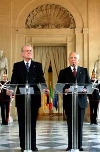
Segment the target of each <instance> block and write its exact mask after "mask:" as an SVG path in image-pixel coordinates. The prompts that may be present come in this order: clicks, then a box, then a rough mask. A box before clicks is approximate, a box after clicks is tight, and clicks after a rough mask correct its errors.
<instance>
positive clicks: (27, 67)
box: [26, 62, 29, 83]
mask: <svg viewBox="0 0 100 152" xmlns="http://www.w3.org/2000/svg"><path fill="white" fill-rule="evenodd" d="M26 69H27V74H26V83H28V74H29V63H28V62H27V63H26Z"/></svg>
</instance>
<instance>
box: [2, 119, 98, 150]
mask: <svg viewBox="0 0 100 152" xmlns="http://www.w3.org/2000/svg"><path fill="white" fill-rule="evenodd" d="M37 147H38V149H39V151H40V152H53V151H54V152H64V151H65V149H66V148H67V127H66V121H64V120H54V119H53V118H52V119H50V120H38V121H37ZM83 148H84V151H86V152H100V123H99V124H98V125H90V124H89V123H84V129H83ZM0 152H20V147H19V137H18V123H17V122H13V123H10V124H9V125H8V126H3V125H0Z"/></svg>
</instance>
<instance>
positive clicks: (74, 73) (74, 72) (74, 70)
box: [73, 67, 76, 77]
mask: <svg viewBox="0 0 100 152" xmlns="http://www.w3.org/2000/svg"><path fill="white" fill-rule="evenodd" d="M73 75H74V77H76V69H75V67H74V68H73Z"/></svg>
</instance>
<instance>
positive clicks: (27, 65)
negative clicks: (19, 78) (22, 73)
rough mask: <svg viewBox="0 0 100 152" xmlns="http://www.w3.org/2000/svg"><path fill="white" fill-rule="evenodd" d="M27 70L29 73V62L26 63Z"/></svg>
mask: <svg viewBox="0 0 100 152" xmlns="http://www.w3.org/2000/svg"><path fill="white" fill-rule="evenodd" d="M26 69H27V72H29V63H28V62H27V63H26Z"/></svg>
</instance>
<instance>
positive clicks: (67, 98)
mask: <svg viewBox="0 0 100 152" xmlns="http://www.w3.org/2000/svg"><path fill="white" fill-rule="evenodd" d="M69 63H70V66H69V67H67V68H65V69H63V70H61V71H60V73H59V76H58V83H71V84H75V83H76V81H77V83H81V84H83V83H84V84H85V83H90V82H91V81H90V78H89V75H88V71H87V69H86V68H83V67H80V66H78V63H79V54H77V53H76V52H72V53H70V54H69ZM74 69H76V76H75V75H74V74H73V70H74ZM69 87H70V85H65V86H64V88H63V93H64V94H63V108H64V110H65V114H66V116H67V124H68V148H67V149H66V151H69V150H71V149H72V95H71V94H68V92H69ZM82 92H84V93H83V94H80V95H78V149H79V150H80V151H83V148H82V128H83V121H84V114H85V108H86V107H87V95H86V94H85V92H86V89H85V88H84V89H83V90H82Z"/></svg>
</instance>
